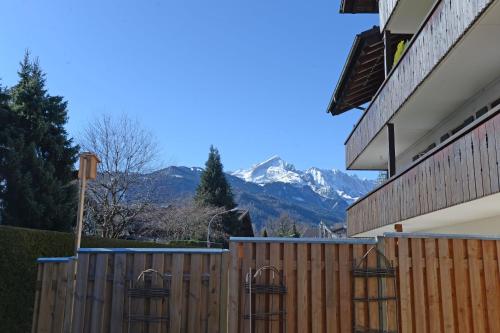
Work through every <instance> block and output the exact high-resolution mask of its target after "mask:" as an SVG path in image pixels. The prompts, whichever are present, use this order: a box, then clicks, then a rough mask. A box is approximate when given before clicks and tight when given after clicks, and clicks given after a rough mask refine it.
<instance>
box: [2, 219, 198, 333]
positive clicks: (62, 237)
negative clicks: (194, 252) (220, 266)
mask: <svg viewBox="0 0 500 333" xmlns="http://www.w3.org/2000/svg"><path fill="white" fill-rule="evenodd" d="M73 244H74V238H73V235H72V234H69V233H62V232H55V231H45V230H34V229H23V228H14V227H7V226H0V332H29V331H30V330H31V319H32V314H33V304H34V295H35V282H36V275H37V274H36V273H37V272H36V270H37V265H36V259H37V258H39V257H66V256H72V255H73V246H74V245H73ZM197 246H199V244H197V243H196V242H175V243H173V242H172V243H168V244H159V243H151V242H138V241H131V240H121V239H102V238H84V239H83V240H82V247H197Z"/></svg>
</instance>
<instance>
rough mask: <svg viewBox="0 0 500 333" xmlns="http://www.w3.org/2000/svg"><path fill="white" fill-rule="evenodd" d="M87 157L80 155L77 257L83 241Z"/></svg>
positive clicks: (76, 238) (76, 230)
mask: <svg viewBox="0 0 500 333" xmlns="http://www.w3.org/2000/svg"><path fill="white" fill-rule="evenodd" d="M87 163H88V162H87V158H85V157H84V156H80V171H81V172H79V175H81V176H80V191H79V198H78V215H77V219H76V228H75V233H76V234H75V257H77V256H78V250H79V249H80V244H81V241H82V228H83V210H84V203H85V189H86V187H87Z"/></svg>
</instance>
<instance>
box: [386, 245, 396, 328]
mask: <svg viewBox="0 0 500 333" xmlns="http://www.w3.org/2000/svg"><path fill="white" fill-rule="evenodd" d="M384 242H385V244H384V253H385V256H386V258H387V260H388V261H389V263H390V264H391V266H392V267H393V268H394V269H396V268H397V267H396V266H397V260H398V258H397V257H396V251H397V249H396V240H395V239H394V238H384ZM396 278H397V275H396ZM394 282H396V283H394ZM386 291H387V295H397V293H398V292H397V280H396V279H388V280H386ZM398 316H399V313H398V306H397V302H396V301H389V302H388V303H387V314H386V317H387V319H386V320H387V330H388V331H389V332H395V331H397V330H398V321H397V319H398Z"/></svg>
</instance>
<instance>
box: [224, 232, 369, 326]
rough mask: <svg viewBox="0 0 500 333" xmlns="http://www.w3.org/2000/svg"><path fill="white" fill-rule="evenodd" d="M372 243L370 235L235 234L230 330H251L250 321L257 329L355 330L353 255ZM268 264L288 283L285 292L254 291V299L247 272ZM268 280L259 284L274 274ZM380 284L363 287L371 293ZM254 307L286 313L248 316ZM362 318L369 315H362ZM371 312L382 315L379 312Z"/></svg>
mask: <svg viewBox="0 0 500 333" xmlns="http://www.w3.org/2000/svg"><path fill="white" fill-rule="evenodd" d="M374 245H375V241H371V240H349V241H342V240H339V241H321V240H319V239H315V240H298V239H286V240H285V239H282V238H281V239H280V238H258V239H251V238H247V239H239V238H235V239H233V241H232V242H231V245H230V246H231V247H230V250H231V253H232V261H231V268H230V280H229V291H230V292H229V309H228V310H229V318H230V319H231V320H230V321H229V331H230V332H250V324H252V325H253V327H252V331H255V332H287V333H294V332H297V333H301V332H352V326H353V320H352V317H353V302H352V298H353V278H352V275H351V270H352V265H353V259H359V258H361V257H363V255H364V254H365V253H366V252H367V251H368V249H369V247H371V246H374ZM373 258H374V257H373ZM370 260H371V259H370ZM266 265H271V266H274V267H276V268H277V269H278V270H279V271H280V273H281V274H282V277H283V282H284V286H285V287H286V294H285V296H284V297H280V295H278V294H254V295H252V297H251V298H250V297H249V294H248V293H247V292H245V288H244V283H245V279H246V276H247V274H248V273H249V272H251V273H252V274H254V273H255V272H256V270H257V269H258V268H259V267H262V266H266ZM265 280H266V281H261V282H260V283H261V284H265V283H266V282H267V283H269V280H270V274H268V275H267V276H266V278H265ZM356 287H361V286H356ZM373 287H374V288H375V289H374V288H373ZM376 288H377V286H376V285H375V286H373V285H371V286H370V288H369V290H368V289H364V290H363V292H364V293H370V294H373V293H375V292H376ZM359 296H361V295H359ZM280 298H281V300H280ZM250 299H251V300H252V304H250ZM271 305H272V306H274V308H272V307H271ZM362 306H363V307H364V306H365V305H362ZM363 310H366V309H364V308H363ZM374 310H376V309H374ZM250 311H251V312H252V313H255V314H258V313H271V312H274V313H276V312H279V311H282V312H285V314H284V315H283V316H281V318H276V317H275V318H272V319H274V320H270V321H269V320H263V319H259V318H256V320H250V319H244V318H245V316H248V314H249V313H250ZM365 313H367V312H365ZM361 317H362V318H363V320H364V319H365V318H366V317H365V315H364V314H361ZM372 317H373V318H375V317H377V318H378V315H377V316H372ZM276 319H281V320H276Z"/></svg>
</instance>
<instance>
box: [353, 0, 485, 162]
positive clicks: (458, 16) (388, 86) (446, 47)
mask: <svg viewBox="0 0 500 333" xmlns="http://www.w3.org/2000/svg"><path fill="white" fill-rule="evenodd" d="M493 2H495V0H453V1H439V2H437V3H436V5H435V6H434V7H433V8H432V10H431V11H430V13H429V15H428V16H427V18H426V19H425V21H424V23H423V24H422V26H421V27H420V29H419V30H418V31H417V33H416V34H415V35H414V37H413V38H412V40H411V41H410V43H409V45H408V48H407V49H406V51H405V53H404V54H403V56H402V58H401V59H400V61H399V62H398V63H397V65H396V66H395V67H394V68H393V69H392V70H391V72H390V73H389V75H388V76H387V78H386V80H385V81H384V83H383V84H382V86H381V87H380V89H379V90H378V92H377V94H376V95H375V96H374V98H373V100H372V102H371V103H370V105H369V107H368V109H367V110H366V111H365V113H364V114H363V116H362V117H361V119H360V120H359V122H358V123H357V125H356V127H355V128H354V130H353V131H352V133H351V134H350V136H349V138H348V139H347V141H346V164H347V168H349V169H369V168H368V167H365V166H364V165H362V164H359V165H356V164H355V162H356V160H357V159H358V158H359V157H360V155H361V154H362V153H363V152H364V151H365V150H366V149H367V147H368V146H369V145H370V144H371V143H372V142H376V141H377V140H375V139H376V137H377V138H378V137H380V136H381V133H383V129H384V125H385V124H387V123H388V122H391V121H393V118H394V117H395V115H396V113H398V112H399V111H400V110H401V109H402V108H403V106H404V105H405V104H408V101H409V100H410V99H415V98H417V99H418V98H420V97H418V94H415V92H416V91H417V90H418V89H419V88H420V87H422V86H423V84H424V83H425V81H426V80H428V78H429V76H430V74H431V73H432V72H433V71H434V70H435V69H436V68H437V67H438V65H440V64H442V63H443V62H444V60H445V59H446V57H447V56H448V54H449V53H450V51H451V50H453V49H454V48H455V46H456V45H459V43H458V42H459V41H461V40H462V39H463V38H464V36H465V35H466V32H468V31H469V29H470V28H471V27H472V26H473V25H474V23H475V22H476V21H477V19H478V18H479V17H480V16H481V15H482V14H483V12H484V11H485V10H486V9H487V8H488V7H490V5H491V4H492V3H493ZM393 3H394V1H381V2H380V6H381V8H380V10H381V11H382V10H386V11H389V9H390V7H391V4H393ZM382 4H384V5H382ZM384 8H385V9H384ZM490 44H491V43H490ZM493 44H495V43H493ZM493 44H492V45H493ZM478 52H479V50H478ZM456 91H458V90H456ZM414 95H416V96H417V97H415V98H414ZM450 104H451V102H450ZM415 108H419V107H418V106H412V107H411V108H410V107H405V110H404V112H405V113H408V112H419V110H415ZM410 109H411V110H410ZM444 116H445V115H443V117H444ZM376 144H378V143H376Z"/></svg>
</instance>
